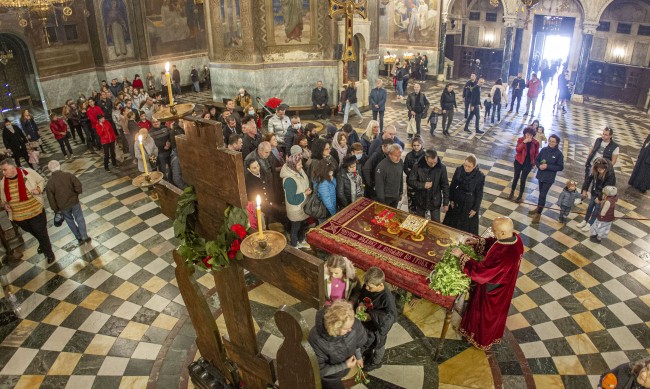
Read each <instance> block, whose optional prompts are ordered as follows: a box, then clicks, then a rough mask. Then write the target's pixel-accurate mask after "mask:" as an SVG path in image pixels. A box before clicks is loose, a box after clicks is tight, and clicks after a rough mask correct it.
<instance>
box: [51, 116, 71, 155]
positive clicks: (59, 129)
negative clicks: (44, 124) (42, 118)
mask: <svg viewBox="0 0 650 389" xmlns="http://www.w3.org/2000/svg"><path fill="white" fill-rule="evenodd" d="M50 131H52V134H54V139H56V141H57V142H59V146H61V152H62V153H63V157H64V158H65V159H68V158H72V147H70V141H69V140H68V125H67V124H66V122H65V121H64V120H63V119H61V118H60V117H59V115H57V114H55V113H53V114H51V115H50ZM66 148H67V149H68V152H67V153H66ZM68 153H69V154H70V156H68Z"/></svg>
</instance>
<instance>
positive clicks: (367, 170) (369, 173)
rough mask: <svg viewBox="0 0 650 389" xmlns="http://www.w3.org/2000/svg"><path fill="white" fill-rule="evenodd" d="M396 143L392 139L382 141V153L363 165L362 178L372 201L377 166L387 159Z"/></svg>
mask: <svg viewBox="0 0 650 389" xmlns="http://www.w3.org/2000/svg"><path fill="white" fill-rule="evenodd" d="M394 143H395V141H393V140H392V139H390V138H386V139H384V140H382V141H381V152H376V153H374V154H372V155H370V157H368V160H367V161H366V163H364V164H363V169H362V171H361V172H362V174H361V177H362V178H363V183H364V185H365V186H366V197H368V198H370V199H373V200H374V199H375V171H376V170H377V166H378V165H379V163H380V162H381V161H383V160H384V159H385V158H386V154H387V153H388V149H389V147H390V146H391V145H393V144H394ZM400 176H401V173H400Z"/></svg>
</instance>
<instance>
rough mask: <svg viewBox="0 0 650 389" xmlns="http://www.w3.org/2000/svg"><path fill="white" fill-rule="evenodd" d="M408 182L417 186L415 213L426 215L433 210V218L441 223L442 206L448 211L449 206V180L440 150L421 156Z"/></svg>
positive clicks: (427, 152)
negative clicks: (439, 156) (439, 153)
mask: <svg viewBox="0 0 650 389" xmlns="http://www.w3.org/2000/svg"><path fill="white" fill-rule="evenodd" d="M407 182H408V184H409V186H410V187H412V188H415V197H414V198H415V214H416V215H418V216H421V217H425V214H426V213H427V211H430V212H431V220H433V221H435V222H438V223H440V207H441V206H442V209H443V211H444V212H447V207H448V206H449V180H448V178H447V167H446V166H445V165H444V164H443V163H442V162H441V161H440V159H439V158H438V152H436V150H433V149H430V150H427V151H426V152H425V153H424V158H420V160H419V161H418V163H417V164H416V165H415V167H414V168H413V170H411V174H410V175H409V177H408V181H407Z"/></svg>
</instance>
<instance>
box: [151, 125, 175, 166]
mask: <svg viewBox="0 0 650 389" xmlns="http://www.w3.org/2000/svg"><path fill="white" fill-rule="evenodd" d="M149 136H151V138H152V139H153V141H154V142H155V143H156V147H158V160H157V164H158V169H160V171H161V172H162V173H163V174H164V175H165V179H168V178H169V167H170V163H171V154H172V142H171V138H170V135H169V128H167V127H166V126H164V125H161V123H160V121H159V120H158V119H156V118H153V120H152V121H151V130H149Z"/></svg>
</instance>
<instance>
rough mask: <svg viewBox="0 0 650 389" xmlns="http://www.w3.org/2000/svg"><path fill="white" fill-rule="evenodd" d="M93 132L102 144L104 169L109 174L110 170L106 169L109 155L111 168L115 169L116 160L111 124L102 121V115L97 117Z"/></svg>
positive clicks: (113, 131)
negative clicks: (94, 131) (95, 132)
mask: <svg viewBox="0 0 650 389" xmlns="http://www.w3.org/2000/svg"><path fill="white" fill-rule="evenodd" d="M95 130H96V131H97V134H98V135H99V140H100V141H101V142H102V147H103V148H104V169H105V170H106V171H107V172H110V171H111V169H109V168H108V155H109V153H110V156H111V162H112V164H113V167H117V160H116V159H115V139H116V138H115V130H113V126H111V123H109V122H108V121H107V120H106V119H104V115H98V116H97V126H95Z"/></svg>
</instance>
